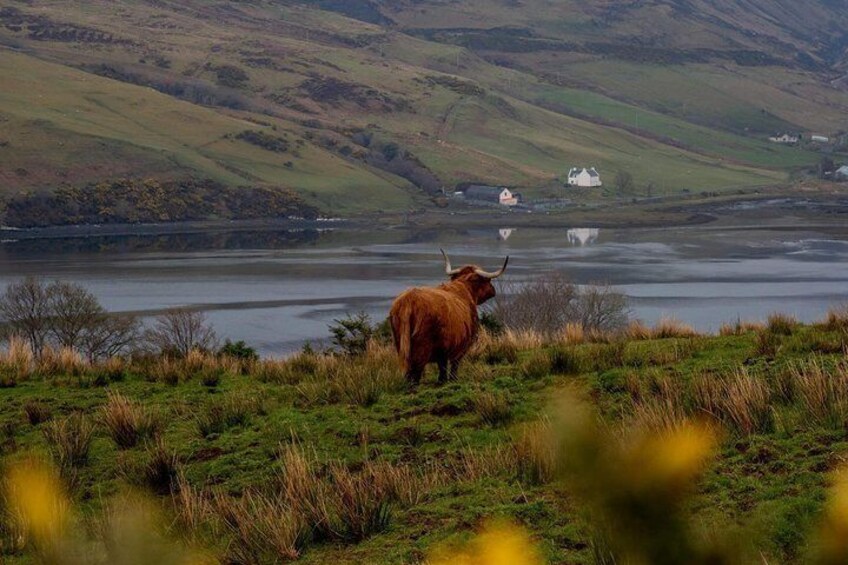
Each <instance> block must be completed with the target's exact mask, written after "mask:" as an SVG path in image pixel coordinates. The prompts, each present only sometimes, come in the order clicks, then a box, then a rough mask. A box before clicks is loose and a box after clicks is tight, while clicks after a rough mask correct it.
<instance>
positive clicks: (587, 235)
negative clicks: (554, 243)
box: [567, 228, 601, 247]
mask: <svg viewBox="0 0 848 565" xmlns="http://www.w3.org/2000/svg"><path fill="white" fill-rule="evenodd" d="M600 233H601V230H599V229H598V228H572V229H570V230H568V232H567V237H568V241H569V243H571V245H580V246H581V247H582V246H584V245H590V244H592V243H595V241H596V240H597V239H598V236H599V235H600Z"/></svg>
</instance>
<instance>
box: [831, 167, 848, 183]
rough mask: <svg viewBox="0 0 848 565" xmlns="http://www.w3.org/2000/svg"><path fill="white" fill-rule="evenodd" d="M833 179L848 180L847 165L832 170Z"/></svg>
mask: <svg viewBox="0 0 848 565" xmlns="http://www.w3.org/2000/svg"><path fill="white" fill-rule="evenodd" d="M833 179H834V180H838V181H848V165H842V166H841V167H839V168H838V169H836V170H835V171H834V172H833Z"/></svg>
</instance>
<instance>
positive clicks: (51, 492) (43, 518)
mask: <svg viewBox="0 0 848 565" xmlns="http://www.w3.org/2000/svg"><path fill="white" fill-rule="evenodd" d="M5 486H6V489H7V496H8V500H9V507H10V509H11V510H12V512H13V515H14V516H15V518H16V519H17V520H18V521H19V522H20V526H21V528H22V529H23V530H24V531H26V532H27V533H28V534H29V535H30V536H31V537H32V538H33V540H34V541H35V542H36V543H37V544H40V545H47V544H52V543H55V542H57V541H59V540H60V539H62V537H63V536H64V534H65V533H66V528H67V525H68V520H69V514H70V506H69V503H68V499H67V498H66V497H65V494H64V492H63V491H62V488H61V486H60V483H59V479H58V477H56V475H55V473H53V472H52V471H51V470H50V469H49V468H48V467H47V466H45V465H44V464H41V463H38V462H35V461H29V462H26V463H21V464H18V465H15V466H13V467H12V468H11V469H9V472H8V475H7V482H6V485H5Z"/></svg>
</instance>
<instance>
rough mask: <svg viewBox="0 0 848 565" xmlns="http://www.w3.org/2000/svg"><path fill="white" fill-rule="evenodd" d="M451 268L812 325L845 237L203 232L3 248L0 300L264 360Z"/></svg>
mask: <svg viewBox="0 0 848 565" xmlns="http://www.w3.org/2000/svg"><path fill="white" fill-rule="evenodd" d="M439 247H444V248H445V249H446V250H447V251H448V252H449V253H450V254H451V257H452V259H453V260H454V263H455V264H459V263H465V262H475V263H479V264H481V265H482V266H483V267H484V268H488V269H494V268H496V267H497V266H499V265H500V262H501V261H502V260H503V256H504V255H506V254H509V255H511V256H512V260H511V261H510V269H509V276H510V277H512V279H514V280H519V281H520V280H527V279H530V278H532V277H534V276H537V275H538V274H539V273H541V272H550V271H561V272H564V273H567V274H568V276H569V277H570V278H571V279H572V280H574V281H575V282H576V283H579V284H589V283H593V282H608V283H610V284H613V285H615V286H616V287H617V288H618V289H619V290H620V291H622V292H624V293H625V294H627V295H628V296H629V297H630V305H631V308H632V310H633V313H634V315H635V316H636V317H638V318H640V319H642V320H644V321H646V322H653V321H655V320H657V319H658V318H660V317H662V316H673V317H676V318H678V319H681V320H684V321H686V322H689V323H691V324H693V325H694V326H696V327H697V328H699V329H702V330H715V329H717V327H718V326H719V325H720V324H721V323H722V322H727V321H733V320H736V319H737V318H742V319H762V318H764V317H765V316H767V315H768V314H769V313H771V312H774V311H781V312H786V313H789V314H793V315H795V316H797V317H798V318H800V319H803V320H807V321H811V320H814V319H817V318H820V317H821V316H822V315H823V314H824V313H825V312H826V311H827V309H828V307H829V306H831V305H834V304H837V303H840V302H843V301H848V261H846V259H848V228H839V229H793V230H770V229H735V230H719V229H711V228H682V229H662V230H660V229H656V230H595V229H591V228H578V229H571V230H568V229H544V230H542V229H538V230H537V229H519V230H509V229H502V230H498V229H481V230H469V231H461V230H459V231H458V230H433V231H426V232H421V231H405V230H387V231H377V232H368V231H361V230H338V231H323V232H318V231H297V232H272V231H263V232H242V233H238V232H235V233H206V234H195V235H178V236H175V235H169V236H133V237H103V238H79V239H72V238H68V239H52V240H28V241H27V240H20V241H14V240H5V241H3V242H2V243H0V290H2V288H4V287H5V285H7V284H8V283H9V282H10V281H13V280H15V279H17V278H20V277H22V276H25V275H41V276H45V277H50V278H61V279H65V280H71V281H75V282H78V283H81V284H83V285H85V286H86V287H88V288H89V289H90V290H91V291H92V292H94V293H95V294H97V296H98V297H99V298H100V300H101V301H102V302H103V304H104V306H106V307H107V308H108V309H109V310H114V311H132V312H139V313H143V314H145V313H147V314H149V313H153V312H156V311H159V310H161V309H164V308H169V307H174V306H182V305H193V306H200V307H201V308H203V309H204V310H205V311H206V312H207V313H208V315H209V319H210V320H211V321H212V322H213V324H214V325H215V327H216V329H217V331H218V334H219V335H220V336H221V337H228V338H232V339H244V340H246V341H247V342H248V343H249V344H251V345H254V346H255V347H257V348H258V349H259V350H260V351H261V352H262V353H264V354H273V353H284V352H287V351H292V350H294V349H297V348H299V347H300V346H301V344H302V343H303V342H304V341H306V340H313V341H314V340H318V339H321V338H325V337H326V335H327V325H328V323H331V322H332V320H333V319H334V318H338V317H340V316H343V315H344V314H345V313H347V312H356V311H360V310H362V311H366V312H369V313H370V314H372V315H373V316H374V317H375V318H380V319H382V318H383V317H385V315H386V313H387V311H388V308H389V304H390V302H391V299H392V298H393V297H394V296H395V295H396V294H397V293H399V292H400V291H402V290H403V289H404V288H407V287H409V286H413V285H430V284H436V283H438V282H440V281H441V280H442V279H441V272H442V264H441V260H440V256H439V255H438V249H439Z"/></svg>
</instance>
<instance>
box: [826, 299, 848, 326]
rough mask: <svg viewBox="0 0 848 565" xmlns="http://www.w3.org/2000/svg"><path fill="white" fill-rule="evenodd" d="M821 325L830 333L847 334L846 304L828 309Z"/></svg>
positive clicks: (847, 305)
mask: <svg viewBox="0 0 848 565" xmlns="http://www.w3.org/2000/svg"><path fill="white" fill-rule="evenodd" d="M821 325H822V326H823V327H824V329H826V330H828V331H831V332H848V302H846V303H844V304H840V305H839V306H834V307H833V308H830V309H829V310H828V311H827V317H825V319H824V321H822V322H821Z"/></svg>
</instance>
